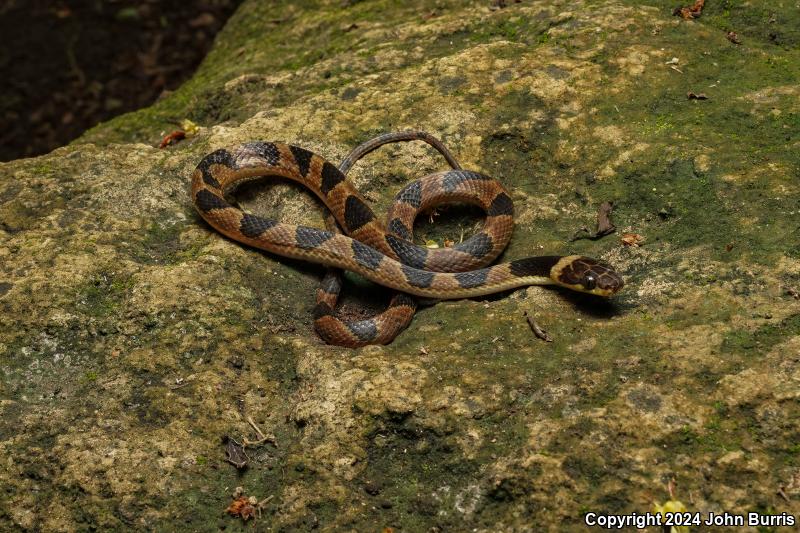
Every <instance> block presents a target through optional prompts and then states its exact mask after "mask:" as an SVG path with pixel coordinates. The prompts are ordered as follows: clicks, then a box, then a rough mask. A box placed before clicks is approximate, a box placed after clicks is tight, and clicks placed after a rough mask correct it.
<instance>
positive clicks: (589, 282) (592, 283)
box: [582, 274, 597, 291]
mask: <svg viewBox="0 0 800 533" xmlns="http://www.w3.org/2000/svg"><path fill="white" fill-rule="evenodd" d="M582 285H583V287H584V288H585V289H586V290H588V291H590V290H592V289H594V288H595V287H597V278H595V277H594V276H593V275H592V274H587V275H586V276H584V277H583V282H582Z"/></svg>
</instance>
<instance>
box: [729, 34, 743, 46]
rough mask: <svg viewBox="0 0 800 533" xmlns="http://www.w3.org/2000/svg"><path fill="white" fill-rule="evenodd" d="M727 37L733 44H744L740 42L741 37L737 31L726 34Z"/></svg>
mask: <svg viewBox="0 0 800 533" xmlns="http://www.w3.org/2000/svg"><path fill="white" fill-rule="evenodd" d="M725 37H727V38H728V40H729V41H730V42H732V43H733V44H742V41H740V40H739V35H738V34H737V33H736V32H735V31H729V32H728V33H726V34H725Z"/></svg>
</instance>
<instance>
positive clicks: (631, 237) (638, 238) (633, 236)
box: [622, 233, 645, 247]
mask: <svg viewBox="0 0 800 533" xmlns="http://www.w3.org/2000/svg"><path fill="white" fill-rule="evenodd" d="M644 241H645V238H644V236H642V235H639V234H638V233H623V234H622V244H624V245H625V246H633V247H637V246H640V245H641V244H642V243H644Z"/></svg>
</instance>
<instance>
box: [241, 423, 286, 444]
mask: <svg viewBox="0 0 800 533" xmlns="http://www.w3.org/2000/svg"><path fill="white" fill-rule="evenodd" d="M247 422H248V423H249V424H250V425H251V426H253V429H254V430H256V435H258V440H255V441H251V440H247V438H243V439H242V444H243V446H242V448H247V447H248V446H258V445H259V444H263V443H265V442H271V443H272V444H274V445H275V446H277V445H278V443H277V442H276V439H275V435H264V434H263V433H262V432H261V430H260V429H258V426H257V425H256V423H255V422H253V419H252V418H251V417H249V416H248V417H247Z"/></svg>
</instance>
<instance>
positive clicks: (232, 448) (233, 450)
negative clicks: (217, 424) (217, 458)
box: [222, 435, 250, 470]
mask: <svg viewBox="0 0 800 533" xmlns="http://www.w3.org/2000/svg"><path fill="white" fill-rule="evenodd" d="M222 443H223V444H224V445H225V460H226V461H228V462H229V463H230V464H232V465H233V466H235V467H236V468H237V469H239V470H243V469H244V468H247V461H249V460H250V458H249V457H247V453H245V451H244V446H242V445H241V444H239V443H238V442H236V441H235V440H233V439H232V438H230V437H228V436H227V435H226V436H224V437H223V438H222Z"/></svg>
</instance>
